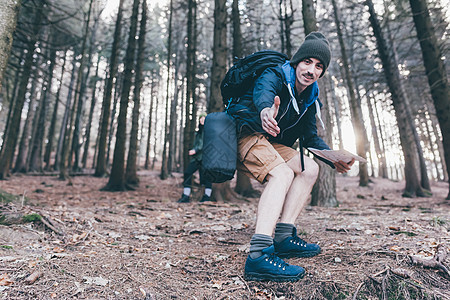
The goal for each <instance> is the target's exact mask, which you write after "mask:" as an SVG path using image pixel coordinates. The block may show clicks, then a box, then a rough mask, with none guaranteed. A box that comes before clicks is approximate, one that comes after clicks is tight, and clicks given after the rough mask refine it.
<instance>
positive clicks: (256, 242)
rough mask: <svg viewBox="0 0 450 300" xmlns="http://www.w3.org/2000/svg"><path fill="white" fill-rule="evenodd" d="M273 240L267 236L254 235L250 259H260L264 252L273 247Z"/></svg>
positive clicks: (251, 241)
mask: <svg viewBox="0 0 450 300" xmlns="http://www.w3.org/2000/svg"><path fill="white" fill-rule="evenodd" d="M272 244H273V238H272V237H271V236H268V235H265V234H258V233H257V234H254V235H253V236H252V239H251V240H250V257H251V258H252V259H255V258H258V257H260V256H261V255H262V250H263V249H266V248H267V247H270V246H272Z"/></svg>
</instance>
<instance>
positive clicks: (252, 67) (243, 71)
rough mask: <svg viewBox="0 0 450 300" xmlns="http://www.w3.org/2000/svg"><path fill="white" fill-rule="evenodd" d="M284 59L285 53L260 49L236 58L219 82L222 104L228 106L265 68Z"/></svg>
mask: <svg viewBox="0 0 450 300" xmlns="http://www.w3.org/2000/svg"><path fill="white" fill-rule="evenodd" d="M286 60H288V57H287V55H286V54H283V53H280V52H277V51H273V50H261V51H258V52H255V53H253V54H250V55H249V56H246V57H244V58H241V59H240V60H238V61H237V62H236V63H235V64H234V65H233V66H232V67H231V68H230V69H229V70H228V72H227V73H226V75H225V77H224V79H223V80H222V83H221V84H220V91H221V93H222V100H223V104H224V106H225V107H228V105H229V104H230V103H231V101H233V99H236V98H238V97H240V96H242V95H244V94H245V92H247V91H248V89H249V88H250V87H251V86H252V84H253V82H254V81H255V80H256V78H258V77H259V75H261V74H262V73H263V72H264V70H265V69H267V68H269V67H275V66H277V65H280V64H283V63H285V62H286Z"/></svg>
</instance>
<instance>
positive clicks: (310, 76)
mask: <svg viewBox="0 0 450 300" xmlns="http://www.w3.org/2000/svg"><path fill="white" fill-rule="evenodd" d="M323 68H324V67H323V64H322V63H321V62H320V60H318V59H316V58H312V57H311V58H305V59H304V60H302V61H301V62H299V63H298V65H297V67H296V69H295V77H296V82H295V86H296V88H297V92H298V93H300V92H302V91H303V90H304V89H306V88H307V87H308V86H309V85H311V84H313V83H314V82H315V81H317V79H319V77H320V75H321V74H322V72H323Z"/></svg>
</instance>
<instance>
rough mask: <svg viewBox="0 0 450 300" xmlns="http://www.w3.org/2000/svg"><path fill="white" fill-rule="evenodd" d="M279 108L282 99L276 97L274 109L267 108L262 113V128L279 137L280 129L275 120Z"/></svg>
mask: <svg viewBox="0 0 450 300" xmlns="http://www.w3.org/2000/svg"><path fill="white" fill-rule="evenodd" d="M279 108H280V97H278V96H275V98H274V101H273V105H272V107H266V108H264V109H263V110H262V111H261V113H260V117H261V124H262V128H263V129H264V131H266V132H267V133H268V134H270V135H271V136H277V135H278V134H279V133H280V127H278V123H277V121H276V120H275V117H276V116H277V114H278V109H279Z"/></svg>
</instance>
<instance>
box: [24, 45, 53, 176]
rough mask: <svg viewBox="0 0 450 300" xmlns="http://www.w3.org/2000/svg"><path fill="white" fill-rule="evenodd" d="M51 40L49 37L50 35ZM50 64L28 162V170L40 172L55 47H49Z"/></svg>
mask: <svg viewBox="0 0 450 300" xmlns="http://www.w3.org/2000/svg"><path fill="white" fill-rule="evenodd" d="M50 40H51V37H50ZM49 51H50V57H49V60H50V66H49V68H48V74H49V75H48V78H47V79H46V80H45V81H46V82H45V83H44V85H43V89H42V93H43V94H42V97H41V101H40V103H39V106H40V108H39V118H38V122H37V126H36V128H37V131H36V135H35V137H34V142H33V145H32V148H31V157H30V163H29V171H37V172H42V149H43V147H44V146H43V144H42V143H43V141H44V136H45V120H46V113H47V109H48V97H49V93H50V91H51V90H52V82H53V70H54V69H55V64H56V49H50V50H49Z"/></svg>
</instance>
